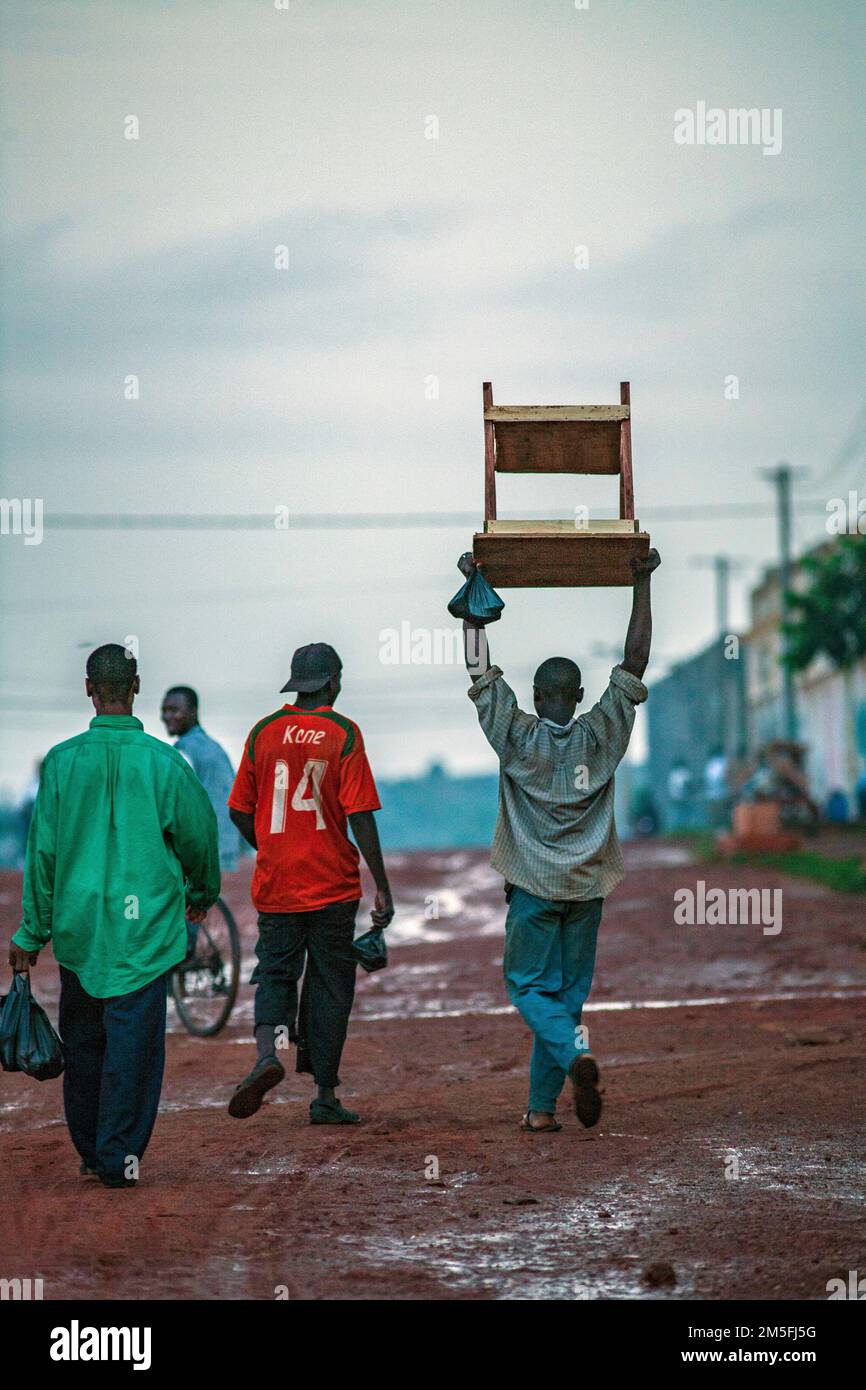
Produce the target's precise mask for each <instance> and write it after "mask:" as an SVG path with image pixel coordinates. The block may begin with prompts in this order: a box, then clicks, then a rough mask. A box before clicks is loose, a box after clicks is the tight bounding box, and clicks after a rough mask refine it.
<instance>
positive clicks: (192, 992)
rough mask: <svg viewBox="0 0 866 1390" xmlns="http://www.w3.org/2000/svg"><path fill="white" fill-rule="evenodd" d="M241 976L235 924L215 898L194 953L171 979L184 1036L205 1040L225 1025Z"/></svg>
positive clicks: (199, 933)
mask: <svg viewBox="0 0 866 1390" xmlns="http://www.w3.org/2000/svg"><path fill="white" fill-rule="evenodd" d="M240 976H241V939H240V936H239V935H238V929H237V923H236V922H235V919H234V917H233V916H232V914H231V912H230V911H229V909H228V906H227V904H226V903H225V902H223V899H222V898H217V900H216V902H215V903H214V905H213V907H212V908H211V909H210V912H209V913H208V915H207V916H206V917H205V919H204V921H203V922H202V923H201V925H200V926H199V928H198V931H197V933H196V942H195V951H194V953H193V955H192V956H190V957H189V958H188V959H187V960H185V961H183V962H182V963H181V964H180V965H179V966H178V967H177V969H176V970H175V971H173V972H172V976H171V993H172V998H173V999H174V1003H175V1008H176V1009H177V1012H178V1014H179V1015H180V1020H181V1022H182V1024H183V1026H184V1028H186V1030H187V1032H188V1033H192V1034H193V1035H194V1036H195V1037H197V1038H209V1037H212V1036H213V1034H214V1033H218V1032H219V1031H220V1029H221V1028H224V1027H225V1025H226V1024H227V1023H228V1020H229V1016H230V1014H231V1011H232V1009H233V1008H234V1002H235V999H236V998H237V993H238V985H239V984H240Z"/></svg>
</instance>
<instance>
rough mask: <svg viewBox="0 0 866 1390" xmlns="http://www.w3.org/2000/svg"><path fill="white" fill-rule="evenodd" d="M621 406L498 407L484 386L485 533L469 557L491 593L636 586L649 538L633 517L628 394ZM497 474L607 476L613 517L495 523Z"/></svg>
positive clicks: (625, 391) (625, 387)
mask: <svg viewBox="0 0 866 1390" xmlns="http://www.w3.org/2000/svg"><path fill="white" fill-rule="evenodd" d="M619 391H620V404H619V405H499V406H495V405H494V404H493V388H492V386H491V384H490V382H489V381H485V383H484V388H483V398H484V530H483V531H479V532H477V533H476V535H475V536H474V538H473V554H474V556H475V560H476V562H477V563H478V565H480V566H481V568H482V571H483V573H484V575H485V577H486V578H487V579H488V580H489V581H490V583H491V584H492V585H493V586H494V588H499V589H508V588H522V587H542V588H548V587H551V586H567V587H571V586H574V585H589V586H596V587H598V586H606V585H625V584H628V585H630V584H632V583H634V576H633V575H632V571H631V566H630V561H631V559H632V557H636V556H645V555H646V554H647V553H648V551H649V545H650V539H649V536H648V534H647V533H646V532H645V531H641V529H640V524H639V522H637V521H636V520H635V515H634V488H633V482H632V464H631V393H630V388H629V383H628V382H627V381H623V382H621V383H620V388H619ZM497 473H586V474H601V473H610V474H618V476H619V516H618V517H617V518H615V519H611V520H591V521H587V522H586V523H585V524H582V522H581V521H579V520H578V519H575V520H574V521H500V520H498V518H497V516H496V474H497Z"/></svg>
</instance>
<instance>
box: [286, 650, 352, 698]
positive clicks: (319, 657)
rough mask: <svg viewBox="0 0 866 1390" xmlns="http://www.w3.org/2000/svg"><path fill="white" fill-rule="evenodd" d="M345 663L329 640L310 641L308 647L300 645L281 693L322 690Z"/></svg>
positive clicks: (305, 693)
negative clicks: (328, 642)
mask: <svg viewBox="0 0 866 1390" xmlns="http://www.w3.org/2000/svg"><path fill="white" fill-rule="evenodd" d="M342 669H343V663H342V661H341V660H340V658H339V657H338V656H337V653H336V652H335V651H334V648H333V647H329V646H328V644H327V642H310V644H309V645H308V646H306V647H298V650H297V651H296V652H295V654H294V656H293V657H292V671H291V675H290V676H289V679H288V680H287V681H286V683H285V685H284V686H282V687H281V689H280V694H282V693H283V692H284V691H286V690H298V691H300V692H301V693H302V694H304V695H308V694H309V693H310V691H311V690H321V688H322V686H323V685H327V684H328V681H329V680H330V679H331V677H332V676H336V675H337V673H338V672H339V671H342Z"/></svg>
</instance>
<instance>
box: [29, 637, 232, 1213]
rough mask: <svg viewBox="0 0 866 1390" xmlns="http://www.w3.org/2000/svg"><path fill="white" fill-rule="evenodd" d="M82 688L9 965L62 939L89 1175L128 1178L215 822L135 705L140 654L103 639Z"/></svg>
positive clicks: (197, 787)
mask: <svg viewBox="0 0 866 1390" xmlns="http://www.w3.org/2000/svg"><path fill="white" fill-rule="evenodd" d="M84 685H85V690H86V692H87V695H88V698H89V699H90V700H92V702H93V708H94V710H95V717H94V718H93V719H92V720H91V721H90V727H89V729H88V730H87V732H86V733H83V734H78V735H77V736H76V737H75V738H71V739H67V740H66V742H65V743H58V744H57V745H56V746H55V747H54V748H52V749H51V750H50V751H49V753H48V754H47V756H46V758H45V761H44V763H43V764H42V776H41V780H40V785H39V794H38V796H37V798H36V805H35V808H34V811H33V819H32V821H31V824H30V834H29V836H28V840H27V855H26V860H25V867H24V888H23V913H22V921H21V926H20V927H19V929H18V931H17V932H16V933H15V935H14V937H13V938H12V944H11V946H10V949H9V964H10V965H11V966H12V969H13V970H15V971H27V970H29V969H30V966H31V965H35V964H36V961H37V957H38V953H39V951H40V950H41V949H42V947H43V946H45V945H47V944H48V942H49V941H50V942H51V943H52V946H53V950H54V958H55V960H56V961H57V963H58V965H59V967H60V1035H61V1038H62V1040H63V1055H64V1058H65V1062H66V1068H65V1071H64V1076H63V1102H64V1107H65V1110H66V1121H67V1124H68V1125H69V1132H70V1134H71V1136H72V1142H73V1143H74V1145H75V1147H76V1149H77V1150H78V1153H79V1156H80V1158H81V1172H82V1173H85V1174H94V1175H95V1176H96V1177H98V1178H99V1179H100V1180H101V1181H102V1182H103V1183H104V1184H105V1186H106V1187H131V1186H134V1184H135V1182H136V1181H137V1177H138V1167H139V1163H140V1160H141V1157H142V1155H143V1154H144V1151H145V1149H146V1147H147V1144H148V1141H149V1139H150V1136H151V1133H152V1132H153V1126H154V1123H155V1121H156V1114H157V1108H158V1106H159V1097H160V1091H161V1089H162V1077H163V1069H164V1064H165V1013H166V977H167V974H168V972H169V971H171V970H172V969H174V967H175V966H177V965H179V964H180V962H181V961H182V960H183V958H184V956H185V954H186V944H187V937H186V927H185V920H184V919H185V916H186V915H188V916H189V917H190V919H191V920H193V921H201V919H202V918H203V917H204V915H205V913H206V912H207V909H208V908H209V907H210V905H211V903H213V902H215V901H216V898H217V896H218V895H219V889H220V876H219V859H218V854H217V827H216V817H215V816H214V813H213V810H212V809H211V805H210V802H209V801H208V799H207V795H206V793H205V791H204V788H203V787H202V785H201V783H200V782H199V780H198V778H197V777H196V775H195V773H194V772H193V771H192V768H191V767H190V766H189V764H188V763H187V762H186V761H185V760H184V759H183V758H182V757H181V756H180V754H179V753H176V752H175V751H174V749H173V748H169V747H168V745H167V744H165V743H163V742H162V741H161V740H160V739H156V738H151V737H150V735H149V734H146V733H145V732H144V727H143V725H142V724H141V721H140V720H138V719H136V718H135V717H134V715H133V713H132V706H133V702H134V700H135V697H136V695H137V694H138V691H139V688H140V681H139V676H138V669H137V663H136V661H135V658H134V657H133V656H132V655H130V654H129V653H128V652H127V651H126V649H125V648H123V647H121V646H119V645H118V644H117V643H114V642H109V643H107V644H106V645H105V646H103V647H97V649H96V651H94V652H91V654H90V656H89V657H88V659H87V668H86V679H85V683H84ZM185 881H186V885H187V886H186V893H185V888H184V884H185ZM185 908H186V911H185Z"/></svg>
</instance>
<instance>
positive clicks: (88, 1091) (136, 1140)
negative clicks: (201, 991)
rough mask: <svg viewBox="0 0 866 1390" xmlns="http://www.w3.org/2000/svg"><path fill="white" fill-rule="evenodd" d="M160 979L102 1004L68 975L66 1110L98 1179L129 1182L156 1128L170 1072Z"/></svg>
mask: <svg viewBox="0 0 866 1390" xmlns="http://www.w3.org/2000/svg"><path fill="white" fill-rule="evenodd" d="M167 979H168V976H166V975H159V976H158V977H157V978H156V979H155V980H151V982H150V984H147V985H143V986H142V988H141V989H136V990H133V992H132V993H131V994H119V995H117V996H116V997H115V998H113V999H95V998H94V997H93V995H91V994H88V993H87V991H86V989H84V987H83V985H82V984H81V981H80V980H79V979H78V976H77V975H76V974H75V973H74V972H73V971H72V970H67V969H66V968H65V967H64V966H61V967H60V1036H61V1037H62V1039H63V1056H64V1058H65V1061H66V1068H65V1071H64V1073H63V1103H64V1108H65V1110H66V1123H67V1124H68V1126H69V1133H70V1135H71V1136H72V1142H73V1144H74V1145H75V1147H76V1149H77V1150H78V1152H79V1154H80V1155H81V1157H82V1158H83V1160H84V1162H85V1163H86V1164H87V1166H88V1168H92V1169H93V1170H94V1172H96V1173H99V1174H101V1175H102V1176H104V1177H111V1178H116V1177H124V1176H126V1172H125V1167H126V1160H127V1158H129V1157H131V1156H133V1155H134V1156H135V1157H136V1158H139V1159H140V1158H141V1156H142V1154H143V1153H144V1151H145V1149H146V1148H147V1144H148V1140H149V1139H150V1136H151V1134H152V1133H153V1126H154V1124H155V1123H156V1112H157V1109H158V1107H159V1096H160V1091H161V1090H162V1073H163V1067H164V1065H165V995H166V981H167Z"/></svg>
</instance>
